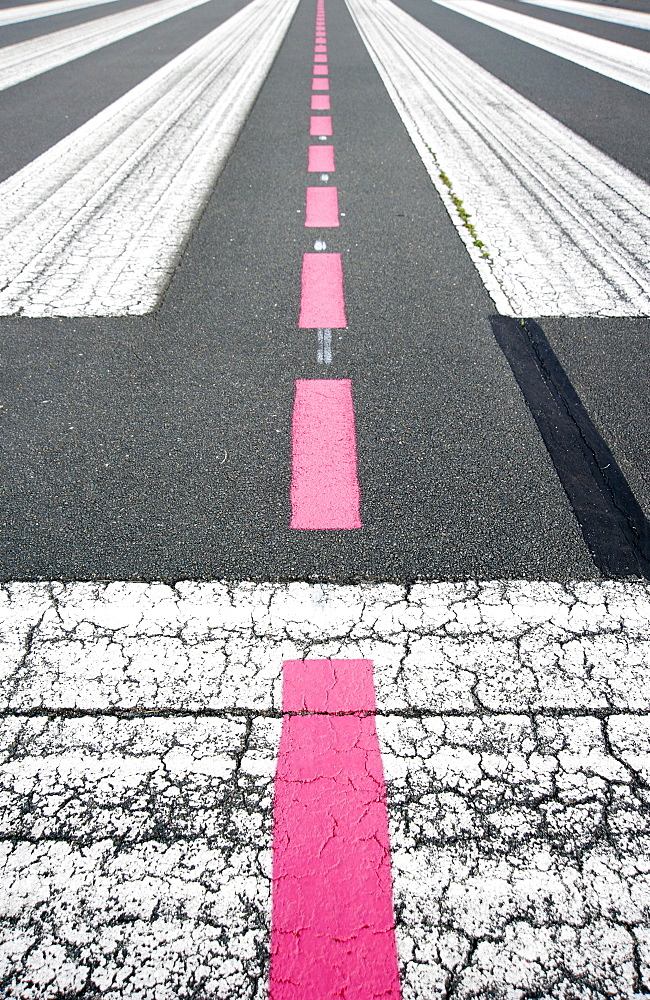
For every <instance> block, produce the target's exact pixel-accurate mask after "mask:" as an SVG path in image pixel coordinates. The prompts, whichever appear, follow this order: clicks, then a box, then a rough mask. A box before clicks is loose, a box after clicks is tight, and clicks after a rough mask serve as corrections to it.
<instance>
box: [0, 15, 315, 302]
mask: <svg viewBox="0 0 650 1000" xmlns="http://www.w3.org/2000/svg"><path fill="white" fill-rule="evenodd" d="M296 4H297V0H280V2H275V0H253V2H252V3H250V4H249V5H248V6H247V7H245V8H244V9H243V10H241V11H239V12H238V13H237V14H235V15H233V17H231V18H230V19H229V20H228V21H226V22H224V23H223V24H222V25H220V26H219V27H218V28H216V29H215V30H214V31H212V32H210V33H209V34H208V35H206V36H205V37H204V38H202V39H201V40H200V41H199V42H197V43H196V44H195V45H193V46H192V47H191V48H189V49H187V50H186V51H185V52H182V53H181V54H180V55H179V56H177V57H176V58H175V59H174V60H172V61H171V62H170V63H168V64H167V65H165V66H163V67H162V68H161V69H160V70H158V72H156V73H154V74H153V75H152V76H150V77H148V78H147V79H146V80H144V81H143V82H142V83H140V84H139V85H138V86H137V87H135V88H134V89H133V90H131V91H129V92H128V93H127V94H125V95H124V96H123V97H122V98H120V99H119V100H118V101H116V102H115V103H114V104H112V105H110V106H109V107H108V108H106V109H105V110H104V111H102V112H101V113H100V114H98V115H97V116H95V117H94V118H92V119H91V120H90V121H88V122H86V124H84V125H82V126H81V127H80V128H78V129H77V130H76V131H75V132H73V133H71V134H70V135H69V136H67V137H66V138H65V139H63V140H62V141H61V142H59V143H57V144H56V145H55V146H53V147H52V148H51V149H49V150H48V151H47V152H45V153H44V154H42V155H41V156H39V157H38V158H37V159H36V160H34V161H33V162H32V163H30V164H28V165H27V166H26V167H24V168H23V169H22V170H20V171H19V172H18V173H16V174H14V175H13V177H10V178H9V179H8V180H7V181H5V182H4V183H3V184H2V185H0V206H1V210H0V215H1V217H2V223H1V229H0V261H1V265H0V270H1V272H2V274H3V276H4V287H3V288H2V289H1V290H0V313H1V314H2V315H11V314H14V313H23V314H25V315H30V316H97V315H100V316H116V315H126V314H143V313H147V312H149V311H151V309H153V308H154V306H155V305H156V303H157V301H158V299H159V297H160V295H161V293H162V291H163V290H164V287H165V285H166V283H167V281H168V279H169V276H170V275H171V273H172V270H173V268H174V265H175V263H176V260H177V257H178V254H179V252H180V250H181V249H182V247H183V245H184V243H185V241H186V239H187V237H188V235H189V232H190V230H191V228H192V225H193V223H194V221H195V219H196V217H197V215H198V213H199V212H200V211H201V209H202V207H203V205H204V204H205V201H206V199H207V198H208V196H209V194H210V191H211V190H212V186H213V185H214V182H215V180H216V178H217V177H218V175H219V173H220V171H221V168H222V166H223V163H224V162H225V159H226V157H227V155H228V153H229V152H230V149H231V148H232V146H233V145H234V143H235V141H236V139H237V136H238V135H239V132H240V130H241V128H242V126H243V124H244V122H245V120H246V117H247V115H248V112H249V110H250V108H251V106H252V104H253V101H254V100H255V97H256V96H257V93H258V91H259V89H260V87H261V85H262V83H263V81H264V79H265V77H266V74H267V73H268V70H269V68H270V66H271V63H272V62H273V59H274V58H275V54H276V52H277V50H278V48H279V46H280V44H281V42H282V39H283V38H284V35H285V32H286V30H287V28H288V26H289V22H290V20H291V17H292V15H293V12H294V10H295V7H296Z"/></svg>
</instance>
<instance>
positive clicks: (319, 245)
mask: <svg viewBox="0 0 650 1000" xmlns="http://www.w3.org/2000/svg"><path fill="white" fill-rule="evenodd" d="M314 250H327V243H326V242H325V240H316V242H315V243H314Z"/></svg>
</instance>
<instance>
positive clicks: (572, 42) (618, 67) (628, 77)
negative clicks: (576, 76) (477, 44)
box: [433, 0, 650, 94]
mask: <svg viewBox="0 0 650 1000" xmlns="http://www.w3.org/2000/svg"><path fill="white" fill-rule="evenodd" d="M433 2H434V3H437V4H439V5H440V6H441V7H447V8H448V9H449V10H453V11H456V13H458V14H463V15H464V16H465V17H471V18H472V20H474V21H479V22H480V23H481V24H486V25H488V26H489V27H491V28H496V29H497V30H498V31H503V32H505V33H506V34H507V35H510V36H511V37H512V38H519V39H520V40H521V41H522V42H528V43H529V45H535V46H536V47H537V48H540V49H544V51H545V52H551V53H553V55H556V56H561V57H562V59H568V60H569V61H570V62H574V63H577V64H578V66H584V67H585V69H590V70H593V71H594V72H595V73H601V74H602V75H603V76H608V77H609V78H610V79H611V80H618V82H619V83H624V84H626V85H627V86H628V87H634V88H635V89H636V90H642V91H643V92H644V93H646V94H650V52H645V51H643V50H642V49H634V48H632V46H631V45H621V44H620V43H619V42H610V41H609V39H607V38H599V37H598V36H596V35H589V34H587V33H586V32H582V31H575V30H574V29H573V28H565V27H564V26H563V25H561V24H551V23H549V22H548V21H541V20H540V19H539V18H537V17H529V16H528V14H519V13H518V12H517V11H513V10H507V9H506V8H505V7H497V6H495V5H494V4H490V3H484V2H483V0H433Z"/></svg>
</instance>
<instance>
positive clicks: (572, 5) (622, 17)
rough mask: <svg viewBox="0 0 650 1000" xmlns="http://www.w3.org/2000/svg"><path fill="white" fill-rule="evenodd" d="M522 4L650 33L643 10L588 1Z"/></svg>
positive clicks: (529, 0)
mask: <svg viewBox="0 0 650 1000" xmlns="http://www.w3.org/2000/svg"><path fill="white" fill-rule="evenodd" d="M521 3H527V4H530V5H531V6H532V7H542V8H543V7H546V8H548V9H549V10H560V11H563V12H564V13H565V14H579V15H580V17H590V18H593V19H594V20H596V21H609V23H610V24H622V25H624V26H626V27H628V28H641V29H643V30H644V31H650V14H649V13H648V12H647V11H643V10H626V9H625V8H621V7H610V6H608V5H607V4H602V3H587V2H586V0H521Z"/></svg>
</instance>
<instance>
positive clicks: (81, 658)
mask: <svg viewBox="0 0 650 1000" xmlns="http://www.w3.org/2000/svg"><path fill="white" fill-rule="evenodd" d="M0 633H1V635H2V639H3V643H2V646H1V647H0V649H1V650H2V658H1V659H0V706H1V710H2V711H1V716H2V717H1V718H0V823H1V824H2V835H3V837H2V840H0V883H1V885H2V892H1V893H0V920H2V921H6V925H5V926H7V927H8V932H6V934H5V940H6V941H7V942H10V947H6V948H5V952H4V958H3V989H4V995H5V996H7V997H8V998H15V1000H18V998H21V1000H22V998H25V997H28V998H33V1000H36V998H38V1000H55V998H56V997H60V996H62V995H66V996H72V995H74V994H75V993H76V992H80V993H81V992H82V991H83V990H86V991H87V990H88V989H90V990H91V992H92V991H95V992H98V991H99V992H105V993H107V994H110V996H111V997H114V998H115V1000H138V998H142V997H144V996H149V995H150V994H152V993H155V996H156V997H158V998H160V1000H173V998H177V997H184V996H185V997H189V996H195V995H199V994H200V995H205V996H208V995H209V996H213V995H214V996H216V995H218V996H219V997H220V998H221V1000H260V998H262V997H265V996H266V995H267V982H268V956H269V931H270V906H269V896H270V874H271V866H270V847H271V832H272V831H271V819H272V816H271V806H272V793H273V778H274V773H275V766H276V759H277V752H278V741H279V737H280V730H281V726H282V719H281V717H280V713H281V709H282V691H281V671H282V663H283V660H285V659H303V658H312V659H318V658H339V657H340V658H344V659H357V658H361V659H363V658H368V659H373V660H374V664H375V683H376V688H377V696H378V712H377V715H376V725H377V731H378V734H379V739H380V745H381V751H382V757H383V765H384V771H385V775H386V784H387V795H388V817H389V823H390V837H391V853H392V865H393V876H394V894H395V904H396V918H397V942H398V949H399V960H400V974H401V982H402V995H403V997H404V1000H431V998H432V997H438V996H442V995H444V994H445V991H447V992H449V983H450V982H452V981H453V982H454V984H455V985H454V995H455V996H456V997H458V998H459V1000H470V998H472V997H474V998H476V997H479V996H492V995H494V996H503V997H505V996H506V995H507V996H508V997H510V996H512V997H516V996H523V995H534V996H540V997H549V998H550V997H560V996H573V995H576V996H577V995H580V997H584V998H585V1000H599V998H602V997H603V996H604V995H607V996H609V997H612V998H616V1000H629V998H630V997H632V996H634V995H635V994H636V993H637V992H638V993H641V991H642V990H643V989H646V991H647V986H648V983H649V982H650V894H649V892H648V871H650V851H649V849H648V837H649V834H650V818H649V814H648V803H647V793H646V789H647V782H648V780H650V763H649V762H650V690H649V688H648V683H647V678H648V671H649V668H650V585H648V584H647V583H640V582H636V583H635V582H629V583H617V582H585V583H579V582H574V583H568V584H560V583H543V582H526V581H511V582H507V581H493V582H475V581H469V582H467V583H421V584H415V585H412V586H410V587H408V588H406V587H400V586H396V585H391V584H362V585H359V586H335V585H316V584H311V585H310V584H305V583H292V584H252V583H232V584H228V583H192V582H186V583H179V584H177V585H176V586H175V587H170V586H165V585H162V584H139V583H119V582H118V583H112V584H89V583H71V584H66V585H63V584H58V583H29V584H28V583H22V584H21V583H17V584H9V585H3V586H2V587H0ZM75 712H76V713H78V714H76V715H75V714H74V713H75ZM89 984H90V985H89ZM577 991H578V992H577Z"/></svg>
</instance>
